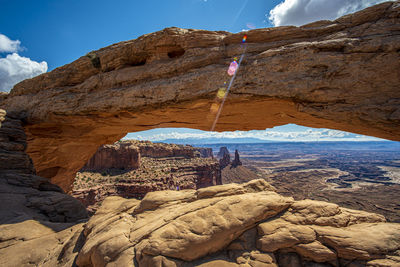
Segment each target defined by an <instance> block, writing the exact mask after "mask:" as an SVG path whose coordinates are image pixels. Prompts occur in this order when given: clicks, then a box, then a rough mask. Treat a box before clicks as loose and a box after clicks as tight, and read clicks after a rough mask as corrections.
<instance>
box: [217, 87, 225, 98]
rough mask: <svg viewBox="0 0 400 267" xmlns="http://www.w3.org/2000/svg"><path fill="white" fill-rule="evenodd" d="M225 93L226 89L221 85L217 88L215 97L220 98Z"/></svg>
mask: <svg viewBox="0 0 400 267" xmlns="http://www.w3.org/2000/svg"><path fill="white" fill-rule="evenodd" d="M225 94H226V89H225V88H222V87H221V88H219V90H218V93H217V97H218V98H220V99H222V98H224V96H225Z"/></svg>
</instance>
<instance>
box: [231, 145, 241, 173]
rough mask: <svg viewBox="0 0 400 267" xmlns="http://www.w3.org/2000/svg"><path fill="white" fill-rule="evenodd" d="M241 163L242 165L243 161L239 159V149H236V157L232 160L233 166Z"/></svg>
mask: <svg viewBox="0 0 400 267" xmlns="http://www.w3.org/2000/svg"><path fill="white" fill-rule="evenodd" d="M239 165H242V162H241V161H240V159H239V152H238V151H237V149H235V158H234V159H233V161H232V167H234V168H235V167H237V166H239Z"/></svg>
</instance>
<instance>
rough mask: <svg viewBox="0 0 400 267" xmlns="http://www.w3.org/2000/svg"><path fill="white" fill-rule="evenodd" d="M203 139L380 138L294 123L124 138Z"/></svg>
mask: <svg viewBox="0 0 400 267" xmlns="http://www.w3.org/2000/svg"><path fill="white" fill-rule="evenodd" d="M189 138H190V139H204V138H224V139H232V138H257V139H260V140H264V141H285V142H290V141H297V142H307V141H377V140H382V139H378V138H375V137H370V136H363V135H357V134H353V133H348V132H343V131H337V130H330V129H316V128H308V127H303V126H296V125H291V124H289V125H285V126H279V127H274V128H272V129H266V130H264V131H262V130H253V131H234V132H220V133H218V132H207V131H200V130H191V131H190V132H188V131H187V129H177V128H173V129H168V128H165V129H156V130H150V131H144V132H138V133H130V134H128V135H127V136H126V137H125V139H138V140H149V141H163V140H166V139H189Z"/></svg>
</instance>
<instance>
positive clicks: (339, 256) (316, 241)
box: [76, 180, 400, 266]
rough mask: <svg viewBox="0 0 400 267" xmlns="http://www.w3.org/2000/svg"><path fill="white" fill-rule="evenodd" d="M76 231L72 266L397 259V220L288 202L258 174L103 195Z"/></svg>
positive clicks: (399, 237) (308, 202) (330, 206)
mask: <svg viewBox="0 0 400 267" xmlns="http://www.w3.org/2000/svg"><path fill="white" fill-rule="evenodd" d="M83 233H84V235H85V238H86V242H85V244H84V245H83V247H82V250H81V251H80V252H79V254H78V257H77V260H76V263H77V264H78V266H288V265H287V264H286V263H287V262H288V261H289V262H292V263H293V262H298V263H299V264H303V265H305V266H312V265H310V264H312V263H314V264H317V263H318V264H322V265H319V266H342V265H341V264H343V265H344V264H345V263H346V264H348V263H352V264H359V266H367V265H368V266H385V265H379V264H378V263H376V262H381V263H382V262H389V263H390V262H393V263H396V264H400V255H399V252H400V250H399V249H400V225H399V224H392V223H386V220H385V218H384V217H383V216H381V215H377V214H373V213H367V212H362V211H356V210H350V209H345V208H341V207H339V206H337V205H335V204H331V203H327V202H320V201H313V200H304V201H298V202H295V201H293V199H292V198H287V197H282V196H280V195H278V194H276V193H275V192H274V191H273V188H272V187H271V186H270V185H269V184H268V183H266V182H265V181H264V180H253V181H251V182H249V183H247V184H242V185H237V184H229V185H222V186H214V187H210V188H204V189H200V190H197V191H195V190H182V191H159V192H151V193H148V194H147V195H146V197H145V198H144V199H143V200H142V201H138V200H127V199H123V198H120V197H109V198H107V199H106V200H105V201H104V202H103V205H102V206H101V207H100V209H99V210H98V211H97V212H96V214H95V215H94V216H93V217H92V218H91V219H90V220H89V222H88V223H87V224H86V225H85V226H84V231H83ZM374 262H375V263H374ZM307 264H309V265H307ZM324 264H325V265H324ZM290 266H300V265H290ZM354 266H356V265H354Z"/></svg>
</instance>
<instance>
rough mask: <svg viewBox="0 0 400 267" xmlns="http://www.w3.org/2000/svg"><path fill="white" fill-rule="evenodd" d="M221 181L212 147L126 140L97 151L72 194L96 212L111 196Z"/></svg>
mask: <svg viewBox="0 0 400 267" xmlns="http://www.w3.org/2000/svg"><path fill="white" fill-rule="evenodd" d="M228 155H229V154H228ZM221 181H222V178H221V168H220V165H219V162H218V160H217V159H214V157H213V151H212V149H211V148H198V147H192V146H190V145H176V144H165V143H152V142H150V141H136V140H126V141H119V142H116V143H114V144H112V145H103V146H101V147H100V148H99V149H98V150H97V152H96V153H95V154H94V155H93V156H92V158H90V160H89V161H88V163H86V165H85V166H84V167H83V168H82V169H81V170H80V171H79V172H78V173H77V175H76V179H75V182H74V187H73V190H72V195H73V196H74V197H75V198H77V199H79V200H80V201H81V202H82V203H83V204H84V205H85V206H86V207H87V208H88V210H89V211H91V212H94V211H96V210H97V208H98V206H99V205H100V203H101V202H102V201H103V200H104V199H105V197H107V196H122V197H125V198H136V199H141V198H143V197H144V196H145V195H146V194H147V193H148V192H154V191H161V190H178V191H179V190H183V189H199V188H204V187H208V186H212V185H219V184H221V183H222V182H221Z"/></svg>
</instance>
